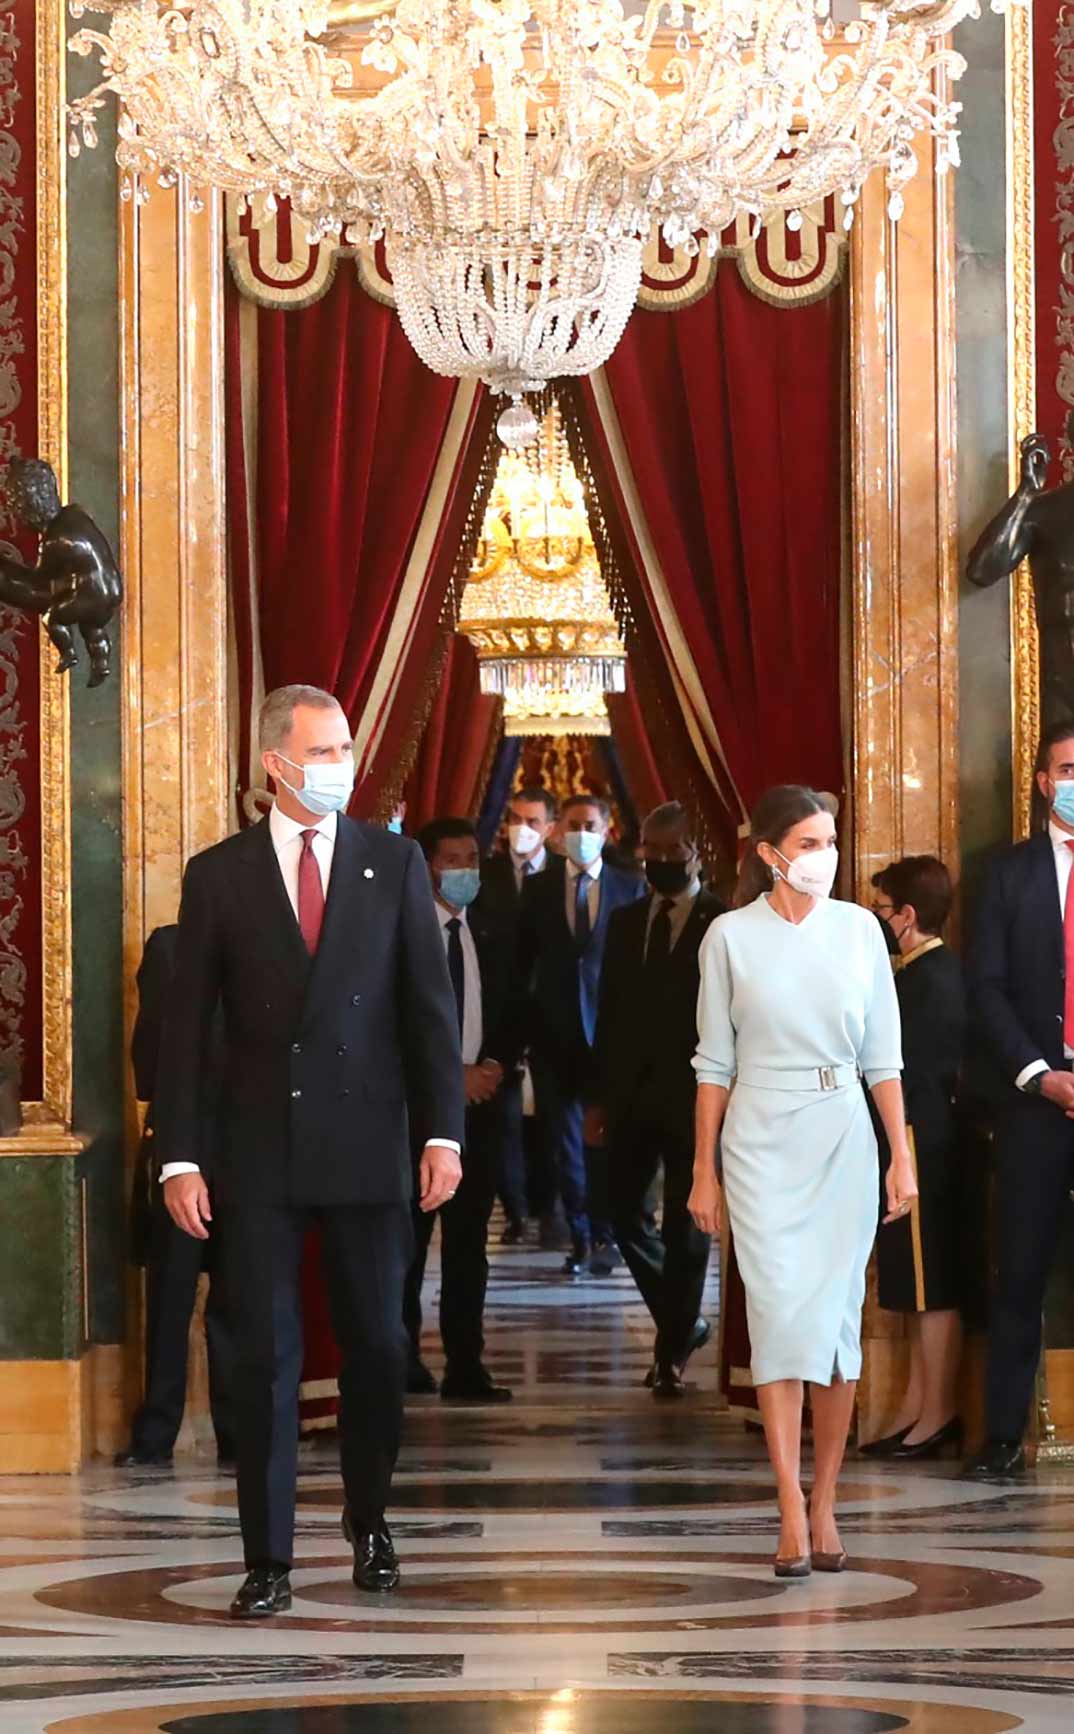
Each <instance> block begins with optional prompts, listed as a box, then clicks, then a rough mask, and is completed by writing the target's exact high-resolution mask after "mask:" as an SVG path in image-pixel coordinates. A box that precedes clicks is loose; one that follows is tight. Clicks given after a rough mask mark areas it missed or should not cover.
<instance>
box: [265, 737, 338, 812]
mask: <svg viewBox="0 0 1074 1734" xmlns="http://www.w3.org/2000/svg"><path fill="white" fill-rule="evenodd" d="M276 757H277V758H278V759H283V762H284V764H285V765H290V766H291V767H292V768H293V769H294V770H296V771H301V772H302V776H303V782H302V787H301V788H300V789H297V788H296V787H295V785H294V784H293V783H288V782H285V781H284V778H283V777H281V778H280V782H281V783H283V786H284V788H285V789H290V791H291V793H292V795H294V796H295V799H296V800H299V801H301V802H302V805H303V806H304V807H305V809H306V811H307V812H308V813H314V814H316V816H317V817H318V818H319V819H324V818H326V817H327V816H328V814H329V813H341V812H342V811H343V809H344V807H345V806H346V805H347V803H348V801H349V800H350V798H351V796H352V794H353V793H354V759H353V758H352V757H351V755H350V753H348V754H347V757H346V758H345V759H344V760H343V763H342V764H340V765H296V764H295V761H294V759H289V758H287V757H285V755H284V754H283V753H279V752H278V753H277V754H276Z"/></svg>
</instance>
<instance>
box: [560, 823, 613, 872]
mask: <svg viewBox="0 0 1074 1734" xmlns="http://www.w3.org/2000/svg"><path fill="white" fill-rule="evenodd" d="M563 847H564V848H565V849H566V851H567V854H568V855H569V856H570V858H571V860H572V861H573V862H574V865H575V866H576V867H592V865H593V863H594V861H595V860H596V859H597V857H598V855H599V854H600V852H601V850H602V849H603V848H604V838H603V837H602V836H601V834H600V832H599V831H565V832H564V834H563Z"/></svg>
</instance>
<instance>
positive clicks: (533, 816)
mask: <svg viewBox="0 0 1074 1734" xmlns="http://www.w3.org/2000/svg"><path fill="white" fill-rule="evenodd" d="M555 822H556V803H555V797H554V796H553V795H552V794H551V793H550V792H549V791H548V790H547V789H542V788H540V787H539V786H537V785H536V784H530V785H528V786H527V787H526V788H524V789H520V790H519V791H518V794H517V795H512V797H511V799H510V801H509V802H508V803H507V812H506V814H505V816H504V823H505V826H506V831H507V852H506V853H505V854H500V855H490V856H489V857H488V859H487V860H486V861H484V862H483V863H482V867H481V896H480V899H479V908H480V911H481V913H482V914H483V915H486V916H490V917H491V918H492V919H493V920H494V921H495V922H497V923H498V924H499V925H500V927H502V928H503V929H505V930H508V931H510V932H511V933H512V935H513V933H514V930H515V927H516V925H517V922H518V916H519V911H520V909H521V905H522V887H523V886H524V885H525V884H526V882H527V881H528V880H529V879H532V878H534V877H535V876H536V875H537V874H538V873H543V872H544V870H545V868H546V867H547V865H548V862H549V860H550V859H551V856H550V855H549V852H548V837H549V833H550V832H551V831H552V828H553V826H554V825H555ZM522 1089H523V1076H522V1072H521V1071H520V1070H519V1069H518V1068H517V1067H516V1068H515V1070H514V1071H513V1072H512V1073H511V1074H510V1075H509V1076H508V1077H507V1078H506V1079H505V1080H504V1085H503V1102H502V1114H503V1134H502V1138H501V1141H500V1172H499V1180H498V1188H499V1193H500V1198H501V1200H502V1202H503V1208H504V1215H505V1216H506V1218H507V1221H506V1223H505V1225H504V1231H503V1236H502V1240H503V1244H504V1246H518V1245H520V1244H521V1242H522V1241H523V1240H524V1239H525V1235H526V1218H527V1216H528V1215H529V1214H530V1211H531V1210H532V1211H533V1212H534V1213H535V1214H536V1215H538V1216H539V1217H540V1219H541V1245H542V1246H544V1247H547V1248H549V1249H552V1248H557V1247H561V1246H562V1245H563V1239H562V1223H561V1222H559V1223H557V1218H556V1177H555V1173H554V1171H553V1170H551V1169H550V1167H549V1164H548V1160H547V1150H546V1147H545V1144H544V1141H543V1140H542V1139H541V1138H540V1135H539V1132H537V1135H536V1137H534V1136H533V1133H534V1132H535V1131H536V1127H535V1123H534V1118H533V1116H532V1115H530V1116H528V1117H527V1116H526V1115H525V1114H524V1113H523V1100H522ZM527 1118H528V1119H529V1126H527V1123H526V1122H527ZM527 1134H529V1136H527Z"/></svg>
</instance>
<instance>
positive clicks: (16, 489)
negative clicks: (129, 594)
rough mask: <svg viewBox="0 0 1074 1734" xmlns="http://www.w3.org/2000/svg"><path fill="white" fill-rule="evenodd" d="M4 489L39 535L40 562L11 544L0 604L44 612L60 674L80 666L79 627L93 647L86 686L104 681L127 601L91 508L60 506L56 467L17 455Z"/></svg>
mask: <svg viewBox="0 0 1074 1734" xmlns="http://www.w3.org/2000/svg"><path fill="white" fill-rule="evenodd" d="M4 493H5V495H6V497H7V501H8V504H9V505H10V507H11V510H12V511H13V512H14V514H15V516H16V518H17V519H18V520H19V522H20V523H21V524H24V525H25V526H26V528H27V529H29V530H36V531H37V534H38V535H39V537H40V539H41V540H40V553H39V558H38V563H37V565H36V566H27V565H25V564H24V563H23V561H21V560H19V559H18V558H17V557H16V556H15V555H14V553H13V552H12V551H11V550H10V549H9V550H7V551H4V552H0V603H2V604H5V605H6V606H7V607H8V608H21V609H24V610H25V611H26V612H27V613H30V614H40V616H41V618H42V619H43V620H44V623H45V627H46V629H47V631H48V635H49V637H50V638H51V640H52V642H53V644H54V645H55V646H56V649H57V650H58V651H59V653H60V660H59V662H58V663H57V665H56V672H57V674H64V673H66V671H67V670H68V669H69V668H74V667H76V666H77V663H78V651H77V650H76V648H75V635H74V628H75V627H76V626H77V628H78V630H79V631H80V632H81V634H82V640H83V643H84V644H85V646H86V649H87V650H88V651H89V659H90V677H89V682H88V684H89V685H90V686H100V684H101V682H102V680H107V679H108V675H109V673H110V671H111V658H112V646H111V642H110V640H109V637H108V627H109V623H110V622H111V619H112V616H113V614H114V613H115V611H116V609H117V608H118V607H119V605H120V603H121V602H122V600H123V580H122V578H121V577H120V574H119V567H118V566H117V565H116V560H115V555H114V554H113V553H112V550H111V548H110V547H109V545H108V542H107V540H106V538H105V537H104V536H103V535H102V534H101V531H100V530H99V529H98V528H97V525H96V524H95V523H94V521H93V519H92V518H91V517H90V515H89V513H88V512H85V511H83V509H82V507H81V506H76V505H74V504H71V505H67V506H61V505H60V490H59V487H58V486H57V483H56V476H55V473H54V471H53V469H52V465H51V464H47V463H45V462H44V461H43V460H42V459H40V458H16V459H14V460H13V461H12V462H11V463H10V464H9V465H8V469H7V475H6V478H5V481H4Z"/></svg>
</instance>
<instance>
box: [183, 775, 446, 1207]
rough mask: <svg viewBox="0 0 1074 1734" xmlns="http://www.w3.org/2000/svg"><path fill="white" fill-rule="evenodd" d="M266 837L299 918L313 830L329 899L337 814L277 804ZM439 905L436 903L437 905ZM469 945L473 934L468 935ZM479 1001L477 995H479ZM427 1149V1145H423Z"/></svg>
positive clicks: (189, 1168) (186, 1170)
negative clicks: (300, 811) (305, 842)
mask: <svg viewBox="0 0 1074 1734" xmlns="http://www.w3.org/2000/svg"><path fill="white" fill-rule="evenodd" d="M268 828H269V836H270V837H271V839H272V847H273V849H274V850H275V851H276V861H277V864H278V866H279V869H280V877H281V879H282V880H283V886H284V890H285V891H286V892H287V897H288V900H289V902H290V904H291V908H292V910H293V911H294V917H295V920H296V921H297V920H298V864H299V862H300V860H301V859H302V833H303V831H313V832H315V833H316V835H315V836H314V839H313V855H314V859H315V860H316V862H317V865H318V867H319V868H320V870H321V885H322V887H323V889H324V897H325V902H326V903H327V902H328V885H329V881H330V879H331V877H332V857H333V855H334V854H335V852H336V832H337V831H338V829H339V815H338V813H326V814H325V816H324V818H323V819H318V818H317V817H316V816H315V815H314V814H313V813H311V814H310V816H309V820H308V821H306V820H299V819H289V818H288V816H287V814H286V813H281V811H280V809H279V806H278V805H275V804H274V805H273V806H272V807H271V808H270V810H269V816H268ZM437 907H439V905H438V906H437ZM470 943H471V945H472V944H473V937H472V935H471V938H470ZM479 1004H480V997H479ZM429 1142H430V1143H432V1144H442V1145H444V1146H446V1148H447V1149H449V1150H454V1151H455V1153H456V1155H458V1154H459V1150H460V1147H459V1145H458V1144H457V1143H456V1141H455V1140H454V1139H453V1138H431V1139H430V1140H429ZM426 1148H428V1145H427V1146H426ZM200 1172H201V1170H200V1168H199V1167H198V1165H197V1163H196V1162H165V1163H164V1164H163V1166H162V1168H161V1170H160V1183H161V1185H162V1186H163V1184H164V1182H165V1180H170V1179H171V1177H172V1175H173V1174H200Z"/></svg>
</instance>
